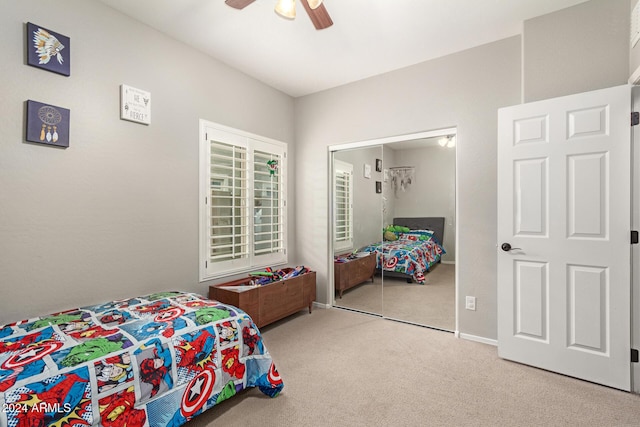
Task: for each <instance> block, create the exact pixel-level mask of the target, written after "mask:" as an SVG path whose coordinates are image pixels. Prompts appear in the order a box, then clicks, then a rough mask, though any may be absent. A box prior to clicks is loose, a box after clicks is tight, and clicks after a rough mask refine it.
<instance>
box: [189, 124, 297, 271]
mask: <svg viewBox="0 0 640 427" xmlns="http://www.w3.org/2000/svg"><path fill="white" fill-rule="evenodd" d="M201 140H202V145H201V171H202V172H201V179H202V184H201V194H202V196H203V197H202V199H201V200H202V201H203V203H201V220H200V225H201V240H200V242H201V243H200V254H201V257H202V258H203V259H202V261H203V262H202V264H201V270H200V271H201V272H200V278H201V280H208V279H211V278H215V277H220V276H224V275H228V274H233V273H239V272H242V271H251V270H252V269H259V268H264V267H267V266H274V265H277V264H282V263H285V262H287V257H286V241H287V238H286V144H283V143H280V142H278V141H272V140H267V139H266V138H265V139H257V138H256V137H254V136H253V135H252V136H249V135H248V134H245V133H243V132H240V131H235V130H232V129H229V128H224V127H222V126H220V125H216V127H208V126H206V124H204V125H203V126H202V139H201Z"/></svg>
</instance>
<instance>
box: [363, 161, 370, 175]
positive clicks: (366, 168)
mask: <svg viewBox="0 0 640 427" xmlns="http://www.w3.org/2000/svg"><path fill="white" fill-rule="evenodd" d="M363 172H364V177H365V178H371V165H368V164H366V163H365V164H364V171H363Z"/></svg>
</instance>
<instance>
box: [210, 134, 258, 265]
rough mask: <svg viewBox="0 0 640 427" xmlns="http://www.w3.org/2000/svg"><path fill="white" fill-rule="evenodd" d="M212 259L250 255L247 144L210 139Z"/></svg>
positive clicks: (233, 261)
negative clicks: (234, 143) (241, 144)
mask: <svg viewBox="0 0 640 427" xmlns="http://www.w3.org/2000/svg"><path fill="white" fill-rule="evenodd" d="M210 164H211V180H210V185H211V187H210V197H211V203H210V216H209V218H210V224H211V225H210V227H211V228H210V246H209V249H210V252H209V261H210V262H213V263H215V262H220V263H227V264H228V265H230V266H232V265H235V266H238V265H240V266H242V265H244V264H245V262H244V261H242V260H247V259H248V258H249V215H248V213H249V211H248V209H247V195H248V188H247V184H248V180H247V148H246V147H242V146H237V145H231V144H227V143H223V142H217V141H211V163H210Z"/></svg>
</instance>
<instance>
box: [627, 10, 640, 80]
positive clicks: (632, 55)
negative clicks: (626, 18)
mask: <svg viewBox="0 0 640 427" xmlns="http://www.w3.org/2000/svg"><path fill="white" fill-rule="evenodd" d="M637 4H638V0H631V2H630V5H629V6H630V7H629V12H630V13H631V11H632V10H633V8H634V7H635V6H636V5H637ZM629 47H630V52H629V76H631V75H632V74H633V73H635V72H636V71H637V70H638V69H640V42H638V43H637V44H636V45H635V46H631V42H629Z"/></svg>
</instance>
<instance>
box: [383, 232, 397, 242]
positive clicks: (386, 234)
mask: <svg viewBox="0 0 640 427" xmlns="http://www.w3.org/2000/svg"><path fill="white" fill-rule="evenodd" d="M382 236H383V237H384V240H388V241H391V242H393V241H394V240H398V236H397V235H396V233H394V232H393V231H389V230H386V231H385V232H384V234H383V235H382Z"/></svg>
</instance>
